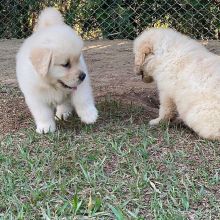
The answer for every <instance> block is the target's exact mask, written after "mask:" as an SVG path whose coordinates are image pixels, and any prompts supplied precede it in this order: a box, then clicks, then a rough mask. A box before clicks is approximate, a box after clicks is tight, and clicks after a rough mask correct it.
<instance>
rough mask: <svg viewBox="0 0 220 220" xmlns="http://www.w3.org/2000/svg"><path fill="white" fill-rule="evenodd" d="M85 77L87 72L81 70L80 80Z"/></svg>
mask: <svg viewBox="0 0 220 220" xmlns="http://www.w3.org/2000/svg"><path fill="white" fill-rule="evenodd" d="M85 78H86V74H85V73H84V72H81V73H80V74H79V80H80V81H83V80H84V79H85Z"/></svg>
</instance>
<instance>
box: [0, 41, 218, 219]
mask: <svg viewBox="0 0 220 220" xmlns="http://www.w3.org/2000/svg"><path fill="white" fill-rule="evenodd" d="M20 44H21V41H18V40H10V41H4V40H2V41H0V49H1V54H0V70H1V72H0V111H1V114H0V122H1V123H0V137H1V148H0V179H1V181H0V191H1V192H2V193H1V194H0V218H1V217H2V218H3V219H10V218H11V219H15V218H20V219H39V218H42V217H43V218H44V219H62V218H64V217H69V218H70V219H72V218H73V217H75V219H88V218H89V219H169V220H170V219H175V220H176V219H220V190H219V189H220V165H219V164H220V147H219V142H211V141H205V140H202V139H200V138H199V137H198V136H196V135H195V134H194V133H193V132H192V131H190V130H189V129H187V128H186V127H184V126H183V125H178V126H177V125H168V124H162V125H161V126H159V127H157V128H150V127H149V126H148V124H147V122H148V121H149V119H150V118H153V117H156V115H157V112H158V98H157V94H156V89H155V86H154V84H148V85H147V84H144V83H143V82H141V80H140V77H137V76H135V75H134V74H133V54H132V43H131V42H130V41H118V40H116V41H93V42H86V45H85V51H84V54H85V58H86V61H87V64H88V68H89V71H90V75H91V78H92V83H93V88H94V94H95V97H96V101H97V103H98V104H97V107H98V109H99V112H100V118H99V120H98V122H97V123H96V124H95V125H93V126H85V125H83V124H82V123H80V122H79V120H78V118H77V116H76V115H74V116H73V117H71V118H70V120H69V121H68V122H65V123H64V122H59V123H58V126H59V131H58V132H56V133H55V134H51V135H44V136H40V135H37V134H36V133H35V131H34V130H35V128H34V123H33V120H32V118H31V115H30V113H29V111H28V109H27V107H26V105H25V103H24V99H23V97H22V95H21V93H20V91H19V89H18V88H17V83H16V80H15V53H16V52H17V49H18V47H19V46H20ZM207 47H208V48H209V49H210V50H211V51H213V52H215V53H218V54H220V44H219V43H218V42H215V41H211V42H209V43H208V44H207ZM82 216H83V217H82Z"/></svg>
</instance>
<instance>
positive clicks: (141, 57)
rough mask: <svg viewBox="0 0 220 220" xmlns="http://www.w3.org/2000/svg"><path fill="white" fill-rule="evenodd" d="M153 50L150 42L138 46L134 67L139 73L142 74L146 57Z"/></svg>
mask: <svg viewBox="0 0 220 220" xmlns="http://www.w3.org/2000/svg"><path fill="white" fill-rule="evenodd" d="M152 52H153V47H152V45H151V44H150V43H146V42H145V43H144V44H141V45H140V46H139V47H138V48H136V51H135V61H134V63H135V67H134V72H135V73H136V74H137V75H141V74H142V70H141V67H142V65H143V63H144V61H145V58H146V57H147V56H148V55H149V54H151V53H152Z"/></svg>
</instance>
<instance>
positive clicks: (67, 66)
mask: <svg viewBox="0 0 220 220" xmlns="http://www.w3.org/2000/svg"><path fill="white" fill-rule="evenodd" d="M61 66H62V67H65V68H70V61H69V60H68V61H67V62H66V63H64V64H61Z"/></svg>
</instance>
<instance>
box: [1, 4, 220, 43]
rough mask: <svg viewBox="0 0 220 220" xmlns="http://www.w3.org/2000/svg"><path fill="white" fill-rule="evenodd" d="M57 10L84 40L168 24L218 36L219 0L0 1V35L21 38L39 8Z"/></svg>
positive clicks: (191, 33) (204, 35)
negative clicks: (51, 7)
mask: <svg viewBox="0 0 220 220" xmlns="http://www.w3.org/2000/svg"><path fill="white" fill-rule="evenodd" d="M47 6H53V7H56V8H57V9H59V10H60V11H61V12H62V14H63V15H64V18H65V20H66V22H67V23H68V24H69V25H71V26H72V27H74V28H75V30H76V31H77V32H78V33H79V34H80V35H81V36H82V37H83V38H84V39H100V38H106V39H116V38H117V39H134V38H135V37H136V36H137V35H138V34H139V33H141V32H142V31H143V30H144V29H146V28H148V27H161V26H162V27H172V28H175V29H176V30H178V31H180V32H182V33H185V34H188V35H189V36H191V37H194V38H196V39H219V38H220V13H219V10H220V0H201V1H200V0H54V1H50V0H40V1H35V0H0V21H1V25H0V38H7V39H10V38H25V37H27V36H29V35H30V34H31V32H32V30H33V27H34V25H35V23H36V20H37V17H38V14H39V12H40V10H42V9H43V8H45V7H47Z"/></svg>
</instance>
